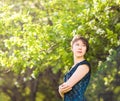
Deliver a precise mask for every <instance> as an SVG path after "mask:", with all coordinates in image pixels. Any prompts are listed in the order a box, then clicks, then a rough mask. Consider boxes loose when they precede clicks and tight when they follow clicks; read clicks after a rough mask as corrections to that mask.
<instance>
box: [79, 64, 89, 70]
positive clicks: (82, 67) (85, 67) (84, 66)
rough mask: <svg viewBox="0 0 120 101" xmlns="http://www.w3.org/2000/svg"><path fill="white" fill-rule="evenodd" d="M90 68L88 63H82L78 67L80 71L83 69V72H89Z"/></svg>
mask: <svg viewBox="0 0 120 101" xmlns="http://www.w3.org/2000/svg"><path fill="white" fill-rule="evenodd" d="M89 69H90V67H89V66H88V65H86V64H83V65H80V66H78V68H77V70H78V71H82V72H83V71H86V72H88V71H89Z"/></svg>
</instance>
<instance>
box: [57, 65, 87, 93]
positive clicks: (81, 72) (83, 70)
mask: <svg viewBox="0 0 120 101" xmlns="http://www.w3.org/2000/svg"><path fill="white" fill-rule="evenodd" d="M88 72H89V67H88V66H87V65H80V66H79V67H78V68H77V69H76V71H75V72H74V73H73V75H72V76H71V77H70V78H69V79H68V80H67V81H66V82H65V83H63V84H61V85H60V86H59V93H60V95H64V93H67V92H69V91H70V90H71V89H72V87H73V86H74V85H75V84H76V83H77V82H79V81H80V80H81V79H82V78H83V77H84V76H85V75H86V74H87V73H88Z"/></svg>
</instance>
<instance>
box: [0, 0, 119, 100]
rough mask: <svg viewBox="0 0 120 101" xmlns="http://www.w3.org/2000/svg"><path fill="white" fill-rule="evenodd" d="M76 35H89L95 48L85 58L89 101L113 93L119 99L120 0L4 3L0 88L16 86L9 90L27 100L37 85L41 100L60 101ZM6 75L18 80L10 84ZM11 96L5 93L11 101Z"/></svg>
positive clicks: (10, 0) (0, 27) (1, 4)
mask: <svg viewBox="0 0 120 101" xmlns="http://www.w3.org/2000/svg"><path fill="white" fill-rule="evenodd" d="M75 34H80V35H82V36H85V37H86V38H87V39H89V43H90V51H89V53H88V54H87V56H86V57H87V59H88V60H89V61H90V63H91V66H92V80H91V83H90V87H89V88H88V93H87V95H88V98H89V99H90V101H93V100H94V101H102V100H103V101H108V99H107V100H106V99H105V96H103V95H104V94H108V93H109V92H112V94H113V100H112V99H111V100H109V101H118V100H120V98H119V89H120V87H119V86H118V85H117V84H119V82H117V80H118V74H120V71H119V68H120V67H119V65H120V64H119V62H118V61H119V58H118V57H119V52H120V51H119V47H118V46H120V1H119V0H88V1H86V0H70V1H67V0H41V1H39V0H29V1H28V0H4V1H0V61H1V62H0V73H1V74H0V87H1V88H2V87H3V86H4V85H6V88H8V87H7V86H8V85H7V83H8V82H13V83H12V84H11V87H10V88H8V89H7V91H8V92H11V93H14V92H12V88H14V87H16V89H18V92H19V93H20V94H21V96H22V97H23V99H24V101H28V100H29V98H30V93H31V92H33V90H32V88H31V86H30V85H32V84H33V82H34V83H35V84H36V85H37V87H38V88H39V90H36V92H35V93H36V96H37V97H36V96H34V97H36V100H38V99H39V98H41V99H43V100H42V101H47V100H48V101H50V99H51V101H56V98H58V96H57V87H58V85H59V84H60V83H61V82H62V77H63V75H64V73H66V71H67V70H68V69H70V66H71V65H72V63H73V62H72V61H73V60H72V52H71V48H70V41H71V38H72V37H73V35H75ZM6 73H8V74H9V73H10V75H11V76H10V77H11V78H14V79H11V81H9V80H8V78H7V77H6ZM11 73H12V74H13V75H12V74H11ZM41 75H42V76H41ZM49 77H51V78H52V79H51V78H49ZM54 77H55V78H54ZM18 78H21V79H20V80H19V79H18ZM48 78H49V79H48ZM4 79H5V80H8V81H6V82H5V81H4ZM51 81H53V83H55V87H53V86H51V85H53V83H51ZM56 81H57V82H56ZM97 81H99V82H97ZM30 82H31V83H30ZM36 82H37V83H36ZM40 82H42V83H43V84H42V83H40ZM116 82H117V83H116ZM114 86H115V87H114ZM35 87H36V86H35ZM37 87H36V88H37ZM43 88H44V89H47V91H46V90H45V91H44V90H43ZM23 89H24V90H23ZM89 90H90V91H91V92H89ZM0 91H3V92H4V93H5V92H6V91H5V90H4V89H1V90H0ZM50 92H51V94H50ZM104 92H106V93H104ZM11 93H10V94H8V93H5V94H6V95H8V96H9V97H10V98H12V97H11V96H10V95H12V94H11ZM48 93H49V94H48ZM13 95H14V94H13ZM16 95H17V94H16ZM1 96H2V98H4V95H1ZM1 96H0V97H1ZM19 96H20V95H19ZM28 96H29V97H28ZM51 96H52V97H51ZM32 98H33V97H32ZM23 99H22V100H21V101H23ZM30 99H31V98H30ZM59 100H60V99H59V98H58V100H57V101H59ZM31 101H35V100H32V99H31Z"/></svg>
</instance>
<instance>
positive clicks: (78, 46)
mask: <svg viewBox="0 0 120 101" xmlns="http://www.w3.org/2000/svg"><path fill="white" fill-rule="evenodd" d="M86 50H87V47H86V45H85V44H84V43H83V41H82V40H78V41H76V42H75V43H74V44H73V46H72V51H73V54H74V56H76V57H84V55H85V53H86Z"/></svg>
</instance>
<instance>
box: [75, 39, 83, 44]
mask: <svg viewBox="0 0 120 101" xmlns="http://www.w3.org/2000/svg"><path fill="white" fill-rule="evenodd" d="M75 43H79V44H85V41H84V40H82V39H78V40H76V41H74V43H73V44H75Z"/></svg>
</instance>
